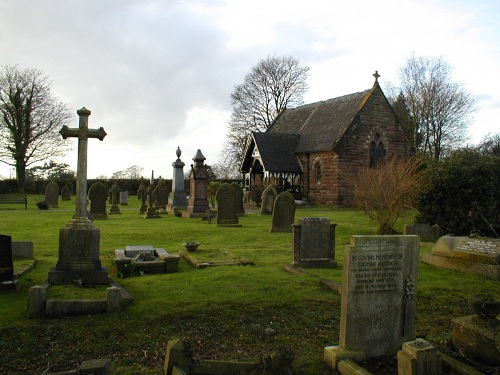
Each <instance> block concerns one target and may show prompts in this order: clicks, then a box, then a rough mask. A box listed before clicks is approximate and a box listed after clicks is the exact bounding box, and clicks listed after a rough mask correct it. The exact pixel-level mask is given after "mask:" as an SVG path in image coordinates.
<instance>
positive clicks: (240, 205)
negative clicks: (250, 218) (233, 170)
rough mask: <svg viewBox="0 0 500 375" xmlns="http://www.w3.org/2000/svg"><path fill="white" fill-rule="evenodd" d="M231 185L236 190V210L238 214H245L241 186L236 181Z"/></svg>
mask: <svg viewBox="0 0 500 375" xmlns="http://www.w3.org/2000/svg"><path fill="white" fill-rule="evenodd" d="M231 186H232V187H233V188H234V190H235V191H236V194H237V196H236V209H237V212H238V216H244V215H245V207H243V195H244V194H243V189H242V188H241V186H240V184H238V183H237V182H233V183H232V184H231Z"/></svg>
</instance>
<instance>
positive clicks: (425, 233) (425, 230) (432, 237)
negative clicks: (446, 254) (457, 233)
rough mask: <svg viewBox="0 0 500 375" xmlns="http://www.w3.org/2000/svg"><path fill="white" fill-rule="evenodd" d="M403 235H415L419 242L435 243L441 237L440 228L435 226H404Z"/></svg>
mask: <svg viewBox="0 0 500 375" xmlns="http://www.w3.org/2000/svg"><path fill="white" fill-rule="evenodd" d="M403 234H405V235H410V234H416V235H417V236H419V237H420V242H436V241H437V240H439V237H440V236H441V228H439V225H437V224H434V225H430V224H421V223H416V224H406V225H405V227H404V230H403Z"/></svg>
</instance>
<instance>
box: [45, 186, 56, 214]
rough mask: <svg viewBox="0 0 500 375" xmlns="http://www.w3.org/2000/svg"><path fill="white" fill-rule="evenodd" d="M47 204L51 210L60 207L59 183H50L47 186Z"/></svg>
mask: <svg viewBox="0 0 500 375" xmlns="http://www.w3.org/2000/svg"><path fill="white" fill-rule="evenodd" d="M45 202H46V203H47V205H48V206H49V207H50V208H57V207H59V185H57V182H55V181H50V182H49V183H48V184H47V186H45Z"/></svg>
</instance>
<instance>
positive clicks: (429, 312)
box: [0, 196, 498, 374]
mask: <svg viewBox="0 0 500 375" xmlns="http://www.w3.org/2000/svg"><path fill="white" fill-rule="evenodd" d="M37 199H38V200H41V198H40V197H35V196H30V197H29V206H28V210H27V211H25V210H24V209H23V208H21V207H20V206H19V205H14V206H8V205H2V207H0V233H2V234H7V235H10V236H12V238H13V241H33V242H34V254H35V259H36V267H35V268H34V269H32V270H31V271H29V272H27V273H25V274H24V275H22V276H21V277H20V278H19V282H20V284H21V289H20V290H19V291H17V292H7V293H2V294H0V373H9V374H15V373H18V374H27V373H30V374H41V373H44V371H46V370H48V369H50V370H49V371H51V372H53V371H59V370H63V369H72V368H76V367H77V365H78V364H79V363H81V362H82V361H83V360H87V359H93V358H110V359H111V360H112V373H113V374H131V373H136V374H139V373H141V374H160V373H161V368H162V364H163V360H164V356H165V348H166V343H167V341H169V340H171V339H174V338H181V339H183V340H184V341H185V342H186V344H187V345H188V346H189V347H190V348H191V350H192V352H193V355H194V356H196V357H198V358H200V359H222V360H224V359H227V360H229V359H234V360H253V359H255V358H258V357H262V356H265V355H266V354H269V353H271V352H275V351H278V352H281V353H282V355H284V357H285V358H288V359H289V361H290V363H291V366H292V367H291V372H290V373H296V374H330V373H331V370H330V369H329V368H327V367H326V366H325V365H324V364H323V362H322V358H323V348H324V347H325V346H329V345H334V344H336V343H338V336H339V318H340V296H339V295H337V294H336V293H334V292H333V291H332V290H330V289H328V288H327V287H325V286H324V285H323V284H321V283H320V282H319V279H318V278H316V277H313V276H307V275H296V274H291V273H289V272H287V271H285V269H284V267H285V266H286V265H288V264H290V262H291V258H292V255H291V242H292V235H291V233H270V232H269V228H270V225H271V217H270V216H261V215H258V214H252V213H249V214H247V215H246V216H245V217H241V218H240V223H241V224H242V227H241V228H228V227H216V226H215V224H208V223H207V222H205V221H202V220H201V219H183V218H177V217H173V216H167V215H163V216H162V218H161V219H150V220H146V219H144V218H143V217H142V215H139V214H138V211H139V203H140V202H139V201H137V200H136V199H135V198H134V197H131V198H130V200H129V206H121V207H120V209H121V212H122V214H121V215H111V216H110V217H109V219H108V220H101V221H95V225H96V226H97V227H99V228H100V230H101V261H102V263H103V265H105V266H107V267H108V270H109V274H110V276H112V277H113V278H114V279H115V280H117V281H118V282H119V283H120V284H121V285H122V286H123V287H125V288H126V290H127V291H128V292H129V293H130V294H131V295H132V296H133V297H134V299H135V301H134V303H133V305H131V306H129V307H127V308H126V310H125V311H123V312H121V313H115V314H102V315H94V316H79V317H65V318H59V319H54V318H37V319H28V318H27V317H26V316H27V296H28V290H29V288H30V287H31V286H33V285H37V284H40V283H42V282H43V281H44V280H45V279H46V278H47V274H48V270H49V268H50V267H53V266H54V265H55V264H56V262H57V257H58V233H59V228H62V227H64V226H65V225H66V223H67V222H68V221H69V220H70V219H71V216H72V214H73V210H74V198H73V200H72V201H70V202H62V203H60V207H59V208H55V209H50V210H47V211H45V210H39V209H38V208H37V207H36V206H35V203H36V201H37ZM299 217H329V218H331V220H332V222H333V223H336V224H337V227H336V258H337V260H338V262H339V267H338V268H336V269H310V270H308V271H309V272H311V273H313V274H315V275H317V276H321V277H324V278H327V279H330V280H333V281H335V282H339V283H340V282H341V278H342V276H341V275H342V263H343V253H344V248H345V246H346V244H348V243H349V238H350V236H351V235H353V234H374V233H375V229H376V225H375V224H374V223H372V222H370V221H369V220H368V219H367V218H366V217H365V216H364V215H363V214H362V213H360V212H356V211H352V210H346V209H333V208H324V207H322V208H313V209H298V210H297V212H296V220H297V219H298V218H299ZM411 220H412V213H411V212H409V213H408V214H407V215H406V217H405V218H402V219H401V220H400V221H399V222H398V226H397V229H398V230H399V231H402V228H403V224H404V223H405V222H406V223H409V222H411ZM185 241H199V242H201V246H200V247H199V254H197V257H198V258H201V259H203V257H204V256H206V255H204V251H206V253H208V252H210V254H211V255H210V256H212V257H213V256H214V253H215V254H217V253H218V252H220V254H221V255H220V256H221V257H225V256H227V253H224V252H225V251H228V252H230V253H231V254H232V256H236V257H242V258H246V259H250V260H252V261H253V262H254V265H247V266H217V267H208V268H204V269H196V268H193V267H191V266H189V265H188V264H186V263H185V262H184V261H183V260H180V262H179V272H178V273H174V274H163V275H144V276H136V277H129V278H126V279H118V278H117V277H116V269H115V266H114V263H113V259H114V250H115V249H119V248H124V247H125V246H126V245H153V246H155V247H160V248H164V249H166V250H167V251H168V252H170V253H174V254H177V253H179V251H180V250H182V249H183V246H182V243H183V242H185ZM430 249H431V245H430V244H421V247H420V251H421V254H422V253H426V252H430ZM21 263H22V262H20V261H16V262H15V267H18V266H20V264H21ZM497 290H498V282H497V281H492V280H487V279H485V278H482V277H480V276H478V275H469V274H463V273H459V272H456V271H451V270H444V269H438V268H434V267H431V266H429V265H426V264H424V263H422V262H421V263H420V266H419V275H418V294H417V321H416V335H417V337H421V338H425V339H427V340H428V341H430V342H431V343H433V344H434V345H436V346H437V347H438V349H439V350H441V351H443V352H445V353H448V354H453V348H452V344H451V328H450V320H451V319H452V318H455V317H460V316H464V315H468V314H470V307H469V304H468V298H469V297H470V296H471V295H473V294H477V293H479V292H489V293H497ZM94 295H97V296H99V297H101V296H103V288H95V289H87V288H85V289H79V288H76V287H75V288H73V287H51V288H49V298H51V297H54V296H57V298H62V297H61V296H63V297H64V298H68V299H71V298H76V297H75V296H78V298H89V297H92V296H94ZM372 370H373V369H372ZM482 370H483V371H484V372H486V371H488V369H487V368H483V369H482ZM374 373H376V372H374Z"/></svg>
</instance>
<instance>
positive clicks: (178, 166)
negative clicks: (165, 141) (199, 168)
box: [167, 146, 188, 210]
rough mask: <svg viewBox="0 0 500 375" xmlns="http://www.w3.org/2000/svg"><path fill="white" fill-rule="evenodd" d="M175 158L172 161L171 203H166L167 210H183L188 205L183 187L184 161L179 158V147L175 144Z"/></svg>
mask: <svg viewBox="0 0 500 375" xmlns="http://www.w3.org/2000/svg"><path fill="white" fill-rule="evenodd" d="M175 153H176V155H177V160H176V161H174V162H173V163H172V167H173V168H174V171H173V178H172V180H173V181H172V196H171V199H170V200H171V202H172V203H171V204H169V205H168V207H167V208H168V209H169V210H174V209H178V210H185V209H186V208H187V206H188V199H187V195H186V188H185V187H184V165H185V164H184V163H183V162H182V160H181V159H180V157H181V149H180V147H179V146H177V151H176V152H175Z"/></svg>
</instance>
